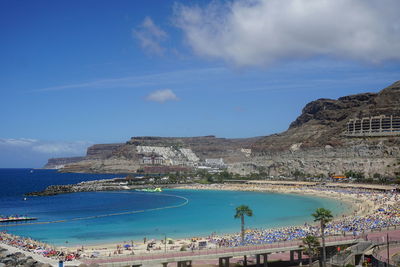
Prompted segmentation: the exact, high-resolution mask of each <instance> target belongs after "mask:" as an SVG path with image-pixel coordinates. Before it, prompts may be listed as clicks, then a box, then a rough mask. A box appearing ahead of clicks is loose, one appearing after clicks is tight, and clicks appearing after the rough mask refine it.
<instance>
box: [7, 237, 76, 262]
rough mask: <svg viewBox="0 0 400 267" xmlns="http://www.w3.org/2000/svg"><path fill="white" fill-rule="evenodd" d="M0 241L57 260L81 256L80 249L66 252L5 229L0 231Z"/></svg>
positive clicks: (68, 259) (69, 259)
mask: <svg viewBox="0 0 400 267" xmlns="http://www.w3.org/2000/svg"><path fill="white" fill-rule="evenodd" d="M0 243H3V244H7V245H10V246H13V247H16V248H19V249H21V250H23V251H28V252H32V253H35V254H39V255H42V256H44V257H49V258H54V259H57V260H63V261H72V260H74V259H79V258H80V253H79V252H80V251H77V252H72V253H66V252H64V251H62V250H57V249H54V248H52V247H50V246H49V245H47V244H45V243H42V242H39V241H36V240H32V239H30V238H23V237H18V236H15V235H12V234H9V233H7V232H5V231H2V232H0Z"/></svg>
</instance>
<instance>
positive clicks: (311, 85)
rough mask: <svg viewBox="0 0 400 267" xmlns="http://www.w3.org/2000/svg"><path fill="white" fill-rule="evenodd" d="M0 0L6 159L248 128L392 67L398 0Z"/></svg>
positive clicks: (398, 66) (373, 85) (379, 79)
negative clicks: (134, 139) (143, 137)
mask: <svg viewBox="0 0 400 267" xmlns="http://www.w3.org/2000/svg"><path fill="white" fill-rule="evenodd" d="M376 2H377V1H372V0H352V1H348V0H323V1H321V0H287V1H281V0H252V1H244V0H232V1H169V0H158V1H156V0H151V1H123V0H118V1H98V0H96V1H94V0H92V1H90V0H86V1H40V0H38V1H28V0H25V1H11V0H3V1H0V34H1V42H0V125H1V128H0V130H1V131H0V167H40V166H42V165H43V164H44V163H45V162H46V160H47V158H49V157H61V156H76V155H83V154H84V153H85V149H86V147H87V146H89V145H91V144H93V143H112V142H125V141H127V140H128V139H129V138H130V137H131V136H141V135H154V136H200V135H210V134H213V135H216V136H218V137H252V136H263V135H269V134H273V133H277V132H281V131H284V130H286V129H287V127H288V125H289V124H290V122H291V121H293V120H294V119H295V118H296V117H297V116H298V115H299V114H300V112H301V109H302V108H303V107H304V105H305V104H307V103H308V102H310V101H312V100H315V99H318V98H338V97H340V96H344V95H349V94H356V93H362V92H377V91H379V90H380V89H382V88H384V87H386V86H388V85H390V84H391V83H393V82H395V81H397V80H400V62H399V60H400V53H399V51H400V22H399V21H400V20H399V19H398V15H397V14H396V12H397V11H398V10H400V2H399V1H397V0H382V1H379V2H380V4H379V5H377V3H376Z"/></svg>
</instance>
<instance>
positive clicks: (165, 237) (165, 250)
mask: <svg viewBox="0 0 400 267" xmlns="http://www.w3.org/2000/svg"><path fill="white" fill-rule="evenodd" d="M164 253H167V234H164Z"/></svg>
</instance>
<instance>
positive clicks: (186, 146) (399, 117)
mask: <svg viewBox="0 0 400 267" xmlns="http://www.w3.org/2000/svg"><path fill="white" fill-rule="evenodd" d="M63 160H64V161H65V159H63ZM55 165H63V164H57V159H50V160H49V163H48V164H47V165H46V167H52V166H55ZM198 165H207V166H222V165H223V166H225V167H227V168H228V170H229V171H232V172H235V173H241V174H248V173H251V172H259V171H263V172H267V173H268V174H269V175H271V176H292V175H294V174H296V175H299V174H301V175H314V176H315V175H321V176H328V175H332V174H343V173H344V172H346V171H354V172H361V173H363V174H364V175H365V176H366V177H373V176H375V177H378V176H390V177H393V176H397V175H400V81H399V82H396V83H394V84H392V85H391V86H389V87H387V88H385V89H383V90H381V91H380V92H378V93H364V94H357V95H350V96H344V97H341V98H339V99H337V100H333V99H318V100H315V101H312V102H310V103H308V104H307V105H306V106H305V107H304V108H303V110H302V113H301V115H300V116H299V117H298V118H297V119H296V120H295V121H293V122H292V123H291V124H290V126H289V128H288V130H287V131H285V132H282V133H279V134H273V135H270V136H263V137H254V138H243V139H240V138H239V139H227V138H216V137H215V136H204V137H132V138H131V139H130V140H129V141H127V142H126V143H124V144H123V143H122V144H103V145H94V146H92V147H90V148H89V149H88V151H87V155H86V156H85V157H84V158H83V159H82V160H79V161H75V162H71V163H69V164H65V166H64V167H63V168H62V169H61V171H66V172H112V173H129V172H135V171H137V170H144V171H150V172H151V171H156V172H164V171H168V170H176V168H177V167H179V168H182V170H185V169H190V168H194V167H195V166H198ZM174 168H175V169H174Z"/></svg>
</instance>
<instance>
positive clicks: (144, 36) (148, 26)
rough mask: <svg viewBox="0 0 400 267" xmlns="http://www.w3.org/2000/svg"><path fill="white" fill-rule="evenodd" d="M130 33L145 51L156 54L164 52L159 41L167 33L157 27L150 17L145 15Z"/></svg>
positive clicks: (164, 37) (165, 36) (164, 38)
mask: <svg viewBox="0 0 400 267" xmlns="http://www.w3.org/2000/svg"><path fill="white" fill-rule="evenodd" d="M132 33H133V36H134V37H135V38H136V39H138V40H139V42H140V45H141V46H142V48H143V49H145V50H146V51H149V52H151V53H154V54H158V55H161V54H163V53H164V48H163V47H162V46H161V42H163V41H164V40H166V39H167V38H168V34H167V33H166V32H165V31H163V30H162V29H161V28H160V27H158V26H157V25H156V24H155V23H154V22H153V20H152V19H151V18H150V17H146V18H145V19H144V20H143V22H142V24H141V25H139V26H138V27H137V28H136V29H134V30H133V31H132Z"/></svg>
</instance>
